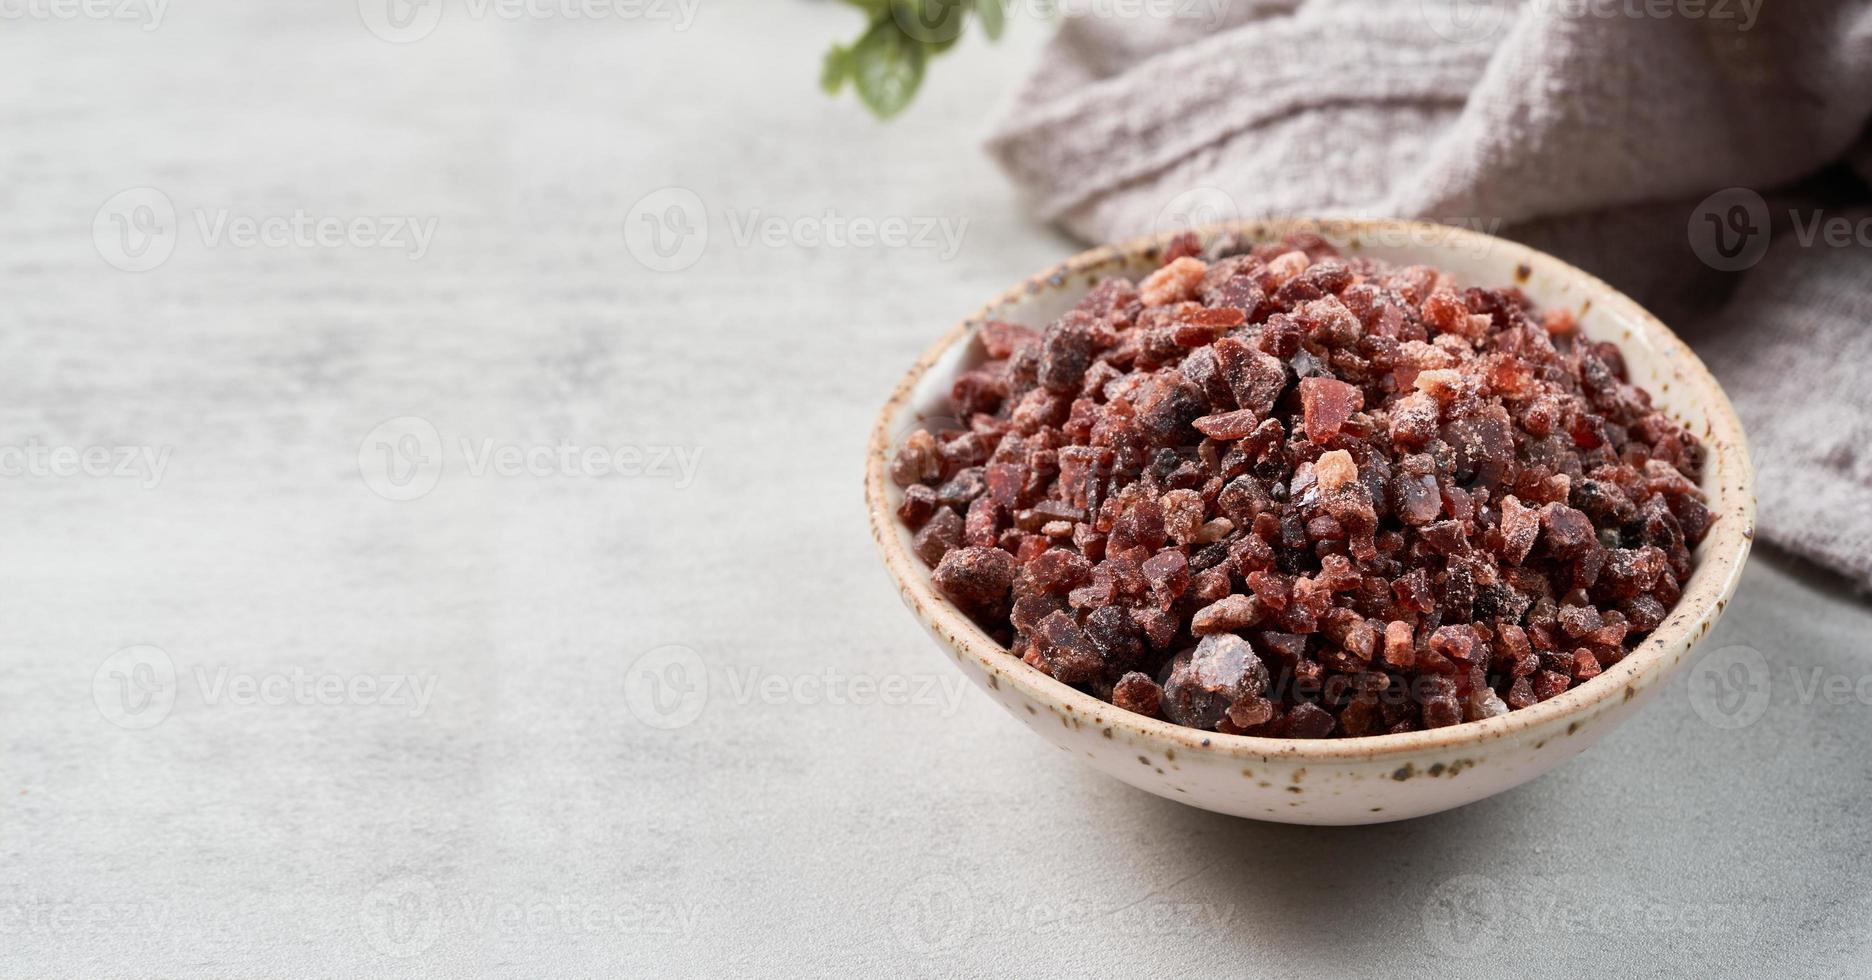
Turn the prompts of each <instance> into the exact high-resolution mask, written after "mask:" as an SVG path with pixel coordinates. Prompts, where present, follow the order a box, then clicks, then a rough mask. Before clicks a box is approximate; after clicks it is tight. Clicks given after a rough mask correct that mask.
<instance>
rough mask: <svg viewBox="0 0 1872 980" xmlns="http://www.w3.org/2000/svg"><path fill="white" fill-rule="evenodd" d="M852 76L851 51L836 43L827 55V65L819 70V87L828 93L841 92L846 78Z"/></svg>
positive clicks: (835, 93)
mask: <svg viewBox="0 0 1872 980" xmlns="http://www.w3.org/2000/svg"><path fill="white" fill-rule="evenodd" d="M849 77H851V52H850V51H847V50H845V49H844V48H842V47H840V46H838V45H836V44H834V45H832V50H830V51H827V52H826V55H825V67H824V68H821V69H820V71H819V87H820V88H822V89H824V90H825V94H827V95H837V94H839V89H842V88H844V87H845V79H847V78H849Z"/></svg>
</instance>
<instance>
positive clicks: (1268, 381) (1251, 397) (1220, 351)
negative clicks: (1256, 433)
mask: <svg viewBox="0 0 1872 980" xmlns="http://www.w3.org/2000/svg"><path fill="white" fill-rule="evenodd" d="M1215 352H1216V360H1217V361H1218V363H1220V364H1221V366H1222V377H1223V380H1225V381H1227V382H1228V386H1229V390H1230V391H1231V392H1233V393H1234V395H1235V404H1236V406H1237V407H1238V408H1245V409H1248V410H1250V411H1253V412H1255V413H1256V414H1258V415H1262V416H1266V415H1267V414H1268V413H1269V412H1272V411H1273V410H1274V404H1275V402H1277V401H1278V400H1279V399H1280V396H1281V392H1283V391H1285V390H1286V388H1287V367H1286V365H1284V364H1282V363H1281V362H1280V359H1279V358H1277V357H1274V356H1273V355H1271V354H1268V353H1266V352H1263V351H1260V350H1256V349H1255V348H1253V347H1250V346H1248V345H1247V344H1245V343H1243V342H1242V341H1240V340H1237V339H1235V338H1233V337H1224V338H1222V339H1221V340H1218V341H1216V343H1215Z"/></svg>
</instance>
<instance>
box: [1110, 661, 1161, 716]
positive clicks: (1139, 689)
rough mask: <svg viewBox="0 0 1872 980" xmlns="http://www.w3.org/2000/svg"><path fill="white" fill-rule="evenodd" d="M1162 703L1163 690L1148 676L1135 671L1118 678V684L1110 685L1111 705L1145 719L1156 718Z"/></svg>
mask: <svg viewBox="0 0 1872 980" xmlns="http://www.w3.org/2000/svg"><path fill="white" fill-rule="evenodd" d="M1162 701H1163V688H1160V687H1158V686H1157V682H1156V681H1154V680H1151V679H1150V677H1149V676H1148V675H1145V674H1140V673H1138V672H1137V671H1135V670H1134V671H1132V672H1131V673H1128V674H1126V675H1124V676H1123V677H1120V678H1118V683H1117V684H1114V685H1112V704H1114V705H1117V706H1118V707H1120V708H1123V709H1124V710H1126V711H1130V712H1135V713H1137V714H1140V715H1143V716H1145V717H1147V718H1155V717H1157V711H1158V706H1159V705H1160V704H1161V703H1162Z"/></svg>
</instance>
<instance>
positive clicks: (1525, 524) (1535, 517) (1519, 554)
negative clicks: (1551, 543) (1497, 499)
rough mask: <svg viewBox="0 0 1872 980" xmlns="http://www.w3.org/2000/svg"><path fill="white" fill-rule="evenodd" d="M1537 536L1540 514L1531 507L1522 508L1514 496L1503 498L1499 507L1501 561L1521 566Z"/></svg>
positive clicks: (1532, 547)
mask: <svg viewBox="0 0 1872 980" xmlns="http://www.w3.org/2000/svg"><path fill="white" fill-rule="evenodd" d="M1539 536H1540V512H1539V511H1537V510H1535V509H1534V508H1532V507H1527V506H1523V505H1522V503H1521V501H1520V500H1518V499H1516V498H1515V495H1514V494H1509V495H1508V496H1506V497H1503V498H1502V507H1501V537H1502V552H1501V556H1502V560H1503V561H1505V562H1507V563H1509V564H1510V565H1519V564H1521V562H1522V561H1524V560H1526V559H1527V555H1528V552H1529V551H1532V550H1534V539H1535V538H1537V537H1539Z"/></svg>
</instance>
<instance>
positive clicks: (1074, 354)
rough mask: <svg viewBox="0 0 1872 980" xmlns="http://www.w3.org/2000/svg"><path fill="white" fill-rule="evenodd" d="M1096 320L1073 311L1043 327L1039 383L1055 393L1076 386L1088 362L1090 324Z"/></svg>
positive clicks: (1068, 392) (1089, 362)
mask: <svg viewBox="0 0 1872 980" xmlns="http://www.w3.org/2000/svg"><path fill="white" fill-rule="evenodd" d="M1095 322H1096V321H1094V320H1093V318H1092V317H1091V316H1089V315H1087V314H1084V313H1079V312H1077V311H1074V312H1071V313H1068V314H1066V315H1065V316H1063V317H1060V318H1059V319H1058V320H1057V321H1055V322H1054V323H1053V325H1052V326H1049V327H1047V329H1046V334H1045V336H1044V337H1043V338H1042V339H1041V342H1040V375H1039V377H1040V384H1041V385H1042V386H1043V387H1045V388H1046V389H1047V390H1048V391H1051V392H1055V393H1057V394H1070V393H1072V392H1074V391H1077V390H1079V382H1080V380H1081V379H1083V378H1084V377H1085V373H1086V368H1089V367H1091V366H1092V325H1093V323H1095Z"/></svg>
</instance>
